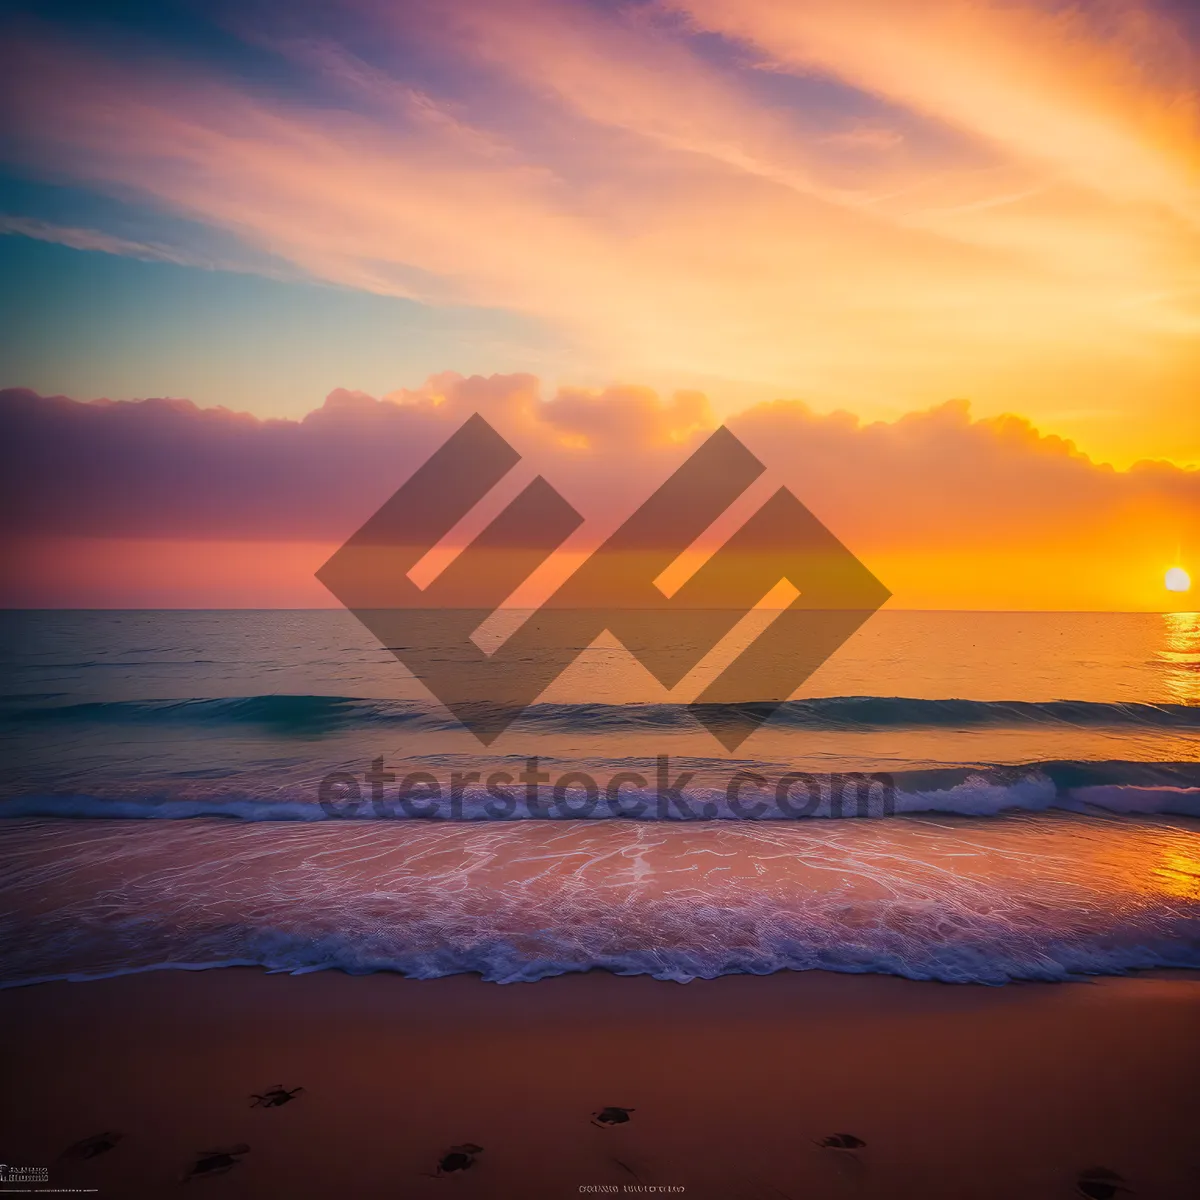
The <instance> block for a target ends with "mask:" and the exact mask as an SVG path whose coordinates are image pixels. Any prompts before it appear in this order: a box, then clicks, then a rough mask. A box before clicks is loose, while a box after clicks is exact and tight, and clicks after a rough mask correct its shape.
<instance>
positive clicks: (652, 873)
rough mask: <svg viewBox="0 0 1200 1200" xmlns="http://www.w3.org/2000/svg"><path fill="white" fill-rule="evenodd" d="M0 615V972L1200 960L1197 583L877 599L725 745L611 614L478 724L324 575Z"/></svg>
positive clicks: (505, 976) (501, 977)
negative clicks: (537, 683)
mask: <svg viewBox="0 0 1200 1200" xmlns="http://www.w3.org/2000/svg"><path fill="white" fill-rule="evenodd" d="M0 649H2V653H3V670H2V673H0V745H2V747H3V752H4V762H5V764H6V771H5V773H4V775H3V777H2V778H0V818H2V819H0V839H2V842H0V845H2V847H3V855H4V861H5V863H6V867H5V870H4V872H3V874H2V875H0V986H12V985H15V984H21V983H28V982H32V981H35V980H42V979H57V978H68V979H88V978H96V977H102V976H106V975H112V974H117V973H122V972H128V971H140V970H149V969H156V968H164V967H180V968H189V969H200V968H205V967H216V966H222V965H232V964H256V965H262V966H265V967H268V968H270V969H273V970H286V971H309V970H321V969H328V968H340V969H342V970H346V971H352V972H368V971H378V970H394V971H402V972H404V973H406V974H409V975H414V976H417V977H421V978H427V977H433V976H438V975H445V974H451V973H455V972H463V971H472V972H478V973H480V974H482V975H483V976H484V977H485V978H488V979H493V980H497V981H501V982H515V981H524V980H533V979H538V978H541V977H544V976H547V975H555V974H561V973H564V972H567V971H582V970H589V969H594V968H602V969H606V970H611V971H615V972H618V973H621V974H641V973H647V974H652V975H655V976H657V977H659V978H665V979H674V980H679V981H686V980H688V979H693V978H697V977H711V976H715V975H720V974H725V973H731V972H749V973H758V974H765V973H768V972H771V971H776V970H783V969H793V970H803V969H809V968H822V969H828V970H840V971H852V972H870V971H875V972H887V973H892V974H898V975H904V976H908V977H910V978H918V979H939V980H944V981H948V982H970V981H977V982H985V983H994V984H998V983H1004V982H1007V981H1009V980H1014V979H1056V980H1057V979H1071V978H1075V977H1081V976H1086V975H1088V974H1113V973H1123V972H1126V971H1129V970H1135V969H1143V968H1154V967H1191V968H1195V967H1200V615H1197V614H1187V613H1182V614H1180V613H1176V614H1166V615H1160V614H1069V613H1068V614H1063V613H919V612H888V611H886V610H885V611H883V612H880V613H878V614H876V615H875V616H874V617H872V618H871V619H870V620H869V621H868V622H867V623H866V625H864V626H863V628H862V629H860V630H859V631H858V633H856V634H855V635H854V636H853V637H851V638H850V640H849V641H848V642H847V643H846V644H845V645H844V646H843V647H842V648H841V649H840V650H839V651H838V652H837V653H836V654H835V655H834V656H833V657H832V658H831V659H830V660H829V661H828V662H826V663H825V664H824V665H823V666H822V667H821V668H820V669H819V670H818V671H817V672H816V673H815V674H814V675H813V676H812V677H811V678H810V679H809V680H808V681H807V683H806V684H805V685H804V687H803V688H802V689H801V691H800V693H799V694H798V695H797V696H796V697H794V698H793V699H792V700H790V701H789V702H788V703H786V704H785V705H783V706H782V708H780V709H779V710H778V711H777V712H775V713H774V715H773V716H772V717H771V718H770V719H769V720H768V721H767V722H766V723H765V724H764V725H763V726H762V727H761V728H760V729H758V730H757V731H756V732H755V733H753V734H752V735H751V736H750V737H749V738H747V739H746V740H745V741H744V742H743V743H742V744H741V745H740V746H739V747H738V749H737V751H736V752H735V753H728V752H726V751H725V750H724V749H723V747H722V745H721V744H720V743H719V742H718V741H717V740H716V739H715V738H714V737H713V736H712V734H711V733H709V732H708V731H707V730H706V729H704V728H703V727H702V726H700V725H699V724H698V723H697V722H696V721H695V719H694V718H693V716H692V714H691V713H690V712H689V710H688V708H687V705H686V700H687V699H689V698H690V697H689V696H688V695H686V694H681V692H680V689H677V691H676V693H672V694H668V693H667V692H665V691H664V690H663V689H662V688H661V687H660V686H659V685H658V684H657V683H656V682H655V681H654V679H653V678H652V677H651V676H650V675H649V674H648V673H647V672H646V671H645V670H644V669H643V668H642V667H640V666H639V665H638V664H637V663H636V661H634V660H633V659H632V657H631V656H629V655H628V654H627V653H626V652H625V651H624V649H623V648H622V647H621V646H620V645H619V643H616V642H615V641H613V640H612V639H609V638H602V639H600V641H598V642H597V643H595V644H594V645H593V646H591V647H587V648H581V653H580V656H579V658H578V659H577V660H576V663H575V665H574V666H573V667H572V668H570V669H569V670H568V671H567V672H566V673H565V674H564V675H563V676H562V677H560V679H559V680H558V681H557V682H556V683H555V684H554V685H552V687H551V688H550V689H549V690H548V691H547V692H546V693H544V694H543V696H542V697H541V698H540V699H539V701H538V703H536V704H535V705H534V706H533V707H532V708H531V709H530V710H528V712H526V714H525V715H524V716H523V717H522V718H520V719H519V720H518V721H517V722H516V723H514V724H513V725H512V726H511V727H510V728H509V729H508V730H507V731H506V732H505V733H504V734H503V735H502V736H501V737H500V738H499V739H498V740H497V741H495V742H494V743H493V744H492V745H490V746H487V747H484V746H483V745H481V744H480V743H479V742H478V741H476V740H475V738H474V737H473V736H472V735H471V734H470V733H469V732H467V731H466V730H464V729H463V728H462V727H461V726H459V725H458V723H457V722H456V721H455V720H454V719H453V717H451V716H450V715H449V714H448V713H447V712H446V711H445V710H444V709H442V708H441V706H440V705H439V704H438V703H437V702H436V701H435V700H434V699H433V698H432V697H431V696H430V695H429V694H428V693H427V692H426V691H425V690H424V688H423V687H422V686H421V685H420V684H419V683H417V682H416V681H415V680H414V679H413V678H412V677H411V675H409V673H408V672H407V670H406V669H405V668H404V667H403V666H401V665H400V663H398V662H397V661H396V659H395V657H393V656H392V654H390V653H389V652H388V651H387V650H385V649H384V648H383V647H381V646H379V645H378V644H377V643H376V642H375V641H374V640H373V638H372V637H371V635H370V634H368V633H367V632H366V631H365V630H364V629H363V628H362V626H360V625H359V624H358V622H357V621H356V620H355V619H354V618H353V617H352V616H351V615H350V614H348V613H346V612H342V611H333V610H331V611H280V612H268V611H233V612H194V611H170V612H151V611H136V612H56V611H40V612H7V613H2V614H0ZM448 652H449V651H448ZM702 674H703V673H702V672H701V677H700V678H698V679H696V680H693V681H692V686H693V691H695V690H697V689H698V688H699V687H700V686H702V684H703V678H702ZM685 683H686V681H685ZM684 690H685V691H686V689H684Z"/></svg>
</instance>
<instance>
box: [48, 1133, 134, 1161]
mask: <svg viewBox="0 0 1200 1200" xmlns="http://www.w3.org/2000/svg"><path fill="white" fill-rule="evenodd" d="M124 1136H125V1135H124V1134H123V1133H117V1132H115V1131H113V1130H109V1131H107V1132H105V1133H97V1134H93V1135H92V1136H91V1137H89V1138H84V1139H83V1141H81V1142H76V1143H75V1145H73V1146H68V1147H67V1148H66V1149H65V1150H64V1151H63V1152H62V1154H60V1155H59V1158H60V1159H63V1160H78V1159H81V1158H95V1157H96V1156H97V1155H98V1154H107V1153H108V1152H109V1151H110V1150H111V1149H112V1148H113V1147H114V1146H115V1145H116V1144H117V1143H118V1142H119V1141H120V1140H121V1139H122V1138H123V1137H124Z"/></svg>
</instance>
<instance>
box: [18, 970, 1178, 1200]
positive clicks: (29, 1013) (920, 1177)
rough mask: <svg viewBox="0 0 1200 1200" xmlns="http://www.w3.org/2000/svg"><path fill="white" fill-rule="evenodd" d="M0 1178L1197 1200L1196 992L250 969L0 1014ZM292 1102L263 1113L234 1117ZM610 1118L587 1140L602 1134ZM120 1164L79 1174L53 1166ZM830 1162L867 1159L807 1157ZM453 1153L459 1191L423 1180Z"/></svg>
mask: <svg viewBox="0 0 1200 1200" xmlns="http://www.w3.org/2000/svg"><path fill="white" fill-rule="evenodd" d="M0 1028H3V1029H4V1030H5V1033H6V1035H7V1036H6V1037H5V1041H6V1043H8V1049H7V1051H6V1054H5V1056H4V1057H5V1059H6V1060H7V1063H6V1066H5V1074H6V1075H7V1076H8V1081H7V1084H6V1086H5V1088H4V1094H3V1098H0V1130H3V1131H4V1132H3V1139H4V1144H3V1145H0V1157H2V1158H3V1161H5V1162H6V1163H9V1164H15V1165H24V1166H47V1167H48V1168H49V1170H50V1182H49V1185H48V1186H51V1187H56V1186H57V1187H85V1188H97V1189H98V1192H97V1193H96V1194H99V1195H101V1196H104V1195H122V1196H165V1195H174V1194H176V1192H175V1189H176V1188H177V1187H178V1179H179V1176H180V1173H181V1171H182V1170H183V1169H184V1168H185V1167H186V1166H187V1164H188V1163H189V1161H191V1160H192V1159H193V1158H194V1156H195V1155H196V1154H197V1152H199V1151H201V1150H206V1149H210V1148H213V1147H223V1146H226V1147H227V1146H230V1145H236V1144H245V1145H248V1146H249V1147H250V1150H249V1151H248V1152H247V1153H246V1154H245V1155H244V1156H243V1157H241V1158H240V1160H239V1161H238V1162H237V1163H236V1164H235V1165H234V1166H233V1168H232V1169H230V1170H229V1171H228V1172H227V1173H226V1174H223V1175H221V1176H220V1177H219V1178H217V1179H214V1180H207V1181H205V1182H204V1186H205V1187H206V1188H209V1189H211V1190H212V1191H213V1192H214V1194H215V1193H216V1192H217V1191H220V1192H221V1194H223V1195H230V1196H268V1195H269V1196H281V1197H284V1196H296V1197H308V1196H319V1195H320V1196H328V1195H342V1196H349V1197H375V1196H379V1197H384V1196H408V1195H413V1196H418V1197H419V1196H424V1195H429V1196H440V1195H444V1194H445V1191H444V1189H445V1188H447V1187H450V1186H456V1187H465V1188H468V1189H469V1190H470V1192H471V1193H472V1194H473V1195H476V1196H487V1197H493V1196H494V1197H509V1196H512V1197H514V1200H515V1198H517V1197H530V1198H540V1197H546V1198H550V1197H559V1196H563V1197H565V1196H569V1195H576V1196H577V1195H580V1194H583V1193H582V1192H581V1189H583V1188H591V1187H594V1188H597V1189H600V1188H603V1189H608V1188H610V1187H623V1186H625V1185H632V1184H633V1183H634V1182H635V1180H636V1181H639V1182H640V1184H641V1185H655V1186H659V1187H682V1188H685V1189H686V1190H685V1191H684V1192H682V1193H678V1194H682V1195H686V1196H690V1197H712V1198H713V1200H740V1198H745V1200H754V1198H766V1197H772V1196H774V1197H779V1196H784V1197H786V1198H787V1200H799V1197H801V1196H822V1197H823V1196H830V1197H836V1196H840V1195H846V1196H876V1195H877V1196H881V1197H882V1196H888V1197H896V1196H910V1195H911V1196H921V1197H939V1196H945V1197H948V1198H949V1197H992V1196H995V1197H997V1198H999V1197H1010V1196H1021V1197H1027V1198H1030V1200H1034V1198H1036V1197H1041V1196H1044V1197H1047V1200H1049V1198H1051V1197H1054V1196H1069V1195H1071V1194H1073V1181H1074V1179H1075V1177H1076V1175H1077V1173H1078V1172H1079V1171H1080V1170H1083V1169H1085V1168H1089V1167H1095V1166H1105V1167H1108V1168H1110V1169H1112V1170H1115V1171H1117V1172H1119V1173H1120V1174H1121V1175H1122V1176H1123V1177H1124V1178H1125V1179H1127V1180H1128V1181H1129V1185H1130V1186H1131V1187H1132V1188H1133V1189H1134V1191H1135V1193H1136V1195H1137V1196H1139V1197H1163V1198H1164V1200H1173V1198H1174V1197H1180V1198H1181V1200H1182V1198H1183V1197H1184V1196H1188V1195H1191V1194H1194V1191H1193V1189H1194V1187H1195V1185H1196V1181H1197V1179H1200V1148H1198V1147H1197V1146H1196V1142H1195V1138H1194V1137H1193V1136H1192V1135H1193V1132H1194V1128H1195V1119H1196V1116H1197V1112H1198V1110H1200V1104H1198V1102H1197V1101H1196V1099H1195V1088H1194V1080H1195V1079H1196V1077H1197V1075H1198V1073H1200V974H1197V973H1194V972H1184V971H1179V972H1150V973H1139V974H1138V975H1136V976H1125V977H1103V976H1101V977H1094V978H1092V979H1090V980H1086V981H1082V980H1081V981H1072V982H1067V983H1037V982H1028V983H1016V984H1013V983H1010V984H1006V985H1004V986H1002V987H989V986H986V985H980V984H957V985H948V984H939V983H933V982H914V981H911V980H905V979H901V978H897V977H893V976H883V975H866V974H864V975H851V974H840V973H838V974H834V973H827V972H820V971H804V972H790V971H784V972H779V973H776V974H773V975H766V976H749V975H725V976H721V977H720V978H717V979H712V980H693V981H691V982H689V983H688V984H687V985H686V986H682V987H681V986H678V985H674V986H673V985H672V984H671V983H670V982H668V981H660V980H655V979H653V978H651V977H649V976H630V977H621V976H615V975H611V974H608V973H606V972H602V971H588V972H582V973H576V974H569V975H561V976H555V977H553V978H549V979H543V980H539V981H537V982H536V983H534V984H530V985H526V986H516V987H497V986H495V985H494V984H491V983H487V982H484V981H483V980H481V979H479V978H478V977H477V976H472V975H454V976H446V977H444V978H440V979H434V980H414V979H406V978H404V977H402V976H399V975H396V974H393V973H386V972H384V973H379V974H373V975H362V976H351V975H347V974H344V973H341V972H339V971H333V970H330V971H319V972H312V973H309V974H304V975H299V976H292V975H287V974H270V973H267V972H265V971H263V970H261V969H258V968H252V967H226V968H220V969H207V970H199V971H192V970H156V971H148V972H140V973H136V974H126V975H119V976H114V977H110V978H107V979H103V980H91V981H88V982H87V983H86V985H80V984H77V983H66V982H53V983H41V984H32V985H28V986H23V987H14V988H10V989H7V990H5V991H3V992H2V993H0ZM276 1083H280V1084H282V1085H283V1086H284V1087H286V1088H292V1087H297V1086H303V1087H304V1088H305V1091H304V1093H303V1094H302V1095H299V1096H297V1098H296V1099H295V1101H294V1102H293V1103H289V1104H288V1105H287V1106H286V1107H281V1108H278V1109H271V1110H263V1109H261V1108H250V1107H249V1096H250V1095H251V1094H252V1093H261V1092H263V1090H264V1089H266V1088H269V1087H271V1086H272V1085H274V1084H276ZM609 1105H619V1106H625V1107H629V1108H631V1109H633V1110H634V1111H633V1113H632V1114H631V1119H630V1121H629V1122H628V1123H627V1124H623V1125H621V1126H619V1127H613V1128H597V1127H596V1126H595V1125H593V1124H592V1122H591V1120H590V1117H591V1114H592V1113H593V1112H595V1111H597V1110H599V1109H601V1108H603V1107H605V1106H609ZM105 1130H109V1131H114V1132H119V1133H121V1134H123V1137H122V1138H121V1140H120V1141H119V1142H118V1143H117V1145H116V1146H115V1147H114V1148H113V1149H112V1150H111V1151H109V1152H107V1153H105V1154H102V1155H100V1156H97V1157H95V1158H93V1159H90V1160H88V1161H83V1162H70V1163H68V1162H61V1161H58V1159H59V1155H60V1154H61V1153H62V1151H63V1150H64V1149H65V1148H66V1147H68V1146H70V1145H72V1144H73V1143H76V1142H78V1141H79V1140H80V1139H83V1138H87V1137H91V1136H93V1135H95V1134H97V1133H99V1132H101V1131H105ZM836 1132H850V1133H853V1134H855V1135H856V1136H858V1137H860V1138H862V1139H863V1140H864V1141H865V1142H866V1147H865V1149H863V1150H862V1151H860V1152H858V1153H856V1154H853V1155H847V1154H844V1153H838V1152H830V1151H826V1150H822V1149H820V1148H818V1147H817V1146H816V1145H815V1144H814V1143H815V1142H816V1141H817V1140H818V1139H820V1138H822V1137H825V1136H828V1135H829V1134H832V1133H836ZM464 1142H471V1143H475V1144H477V1145H479V1146H482V1147H483V1148H484V1150H483V1152H482V1153H481V1154H480V1155H479V1156H478V1159H477V1163H476V1166H475V1167H474V1168H473V1169H472V1170H470V1171H468V1172H462V1173H461V1174H459V1175H456V1176H455V1177H454V1178H452V1179H446V1178H434V1177H431V1176H432V1174H433V1173H435V1172H436V1167H437V1162H438V1158H439V1156H440V1155H441V1154H442V1153H443V1152H444V1151H445V1150H446V1149H447V1148H448V1147H450V1146H453V1145H455V1144H461V1143H464Z"/></svg>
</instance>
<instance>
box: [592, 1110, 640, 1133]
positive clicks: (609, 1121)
mask: <svg viewBox="0 0 1200 1200" xmlns="http://www.w3.org/2000/svg"><path fill="white" fill-rule="evenodd" d="M636 1111H637V1110H636V1109H633V1108H621V1107H619V1106H618V1105H615V1104H611V1105H609V1106H608V1107H607V1108H602V1109H601V1110H600V1111H599V1112H594V1113H592V1124H593V1125H599V1126H600V1127H601V1129H604V1128H608V1127H610V1126H613V1125H624V1124H626V1122H628V1120H629V1114H630V1113H631V1112H636Z"/></svg>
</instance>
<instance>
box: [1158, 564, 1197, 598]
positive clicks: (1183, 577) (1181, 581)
mask: <svg viewBox="0 0 1200 1200" xmlns="http://www.w3.org/2000/svg"><path fill="white" fill-rule="evenodd" d="M1163 582H1164V584H1165V585H1166V588H1167V591H1168V592H1187V591H1190V590H1191V587H1192V580H1191V576H1189V575H1188V573H1187V572H1186V571H1185V570H1184V569H1183V568H1182V567H1172V568H1171V569H1170V570H1169V571H1168V572H1167V575H1166V578H1165V579H1164V580H1163Z"/></svg>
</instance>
